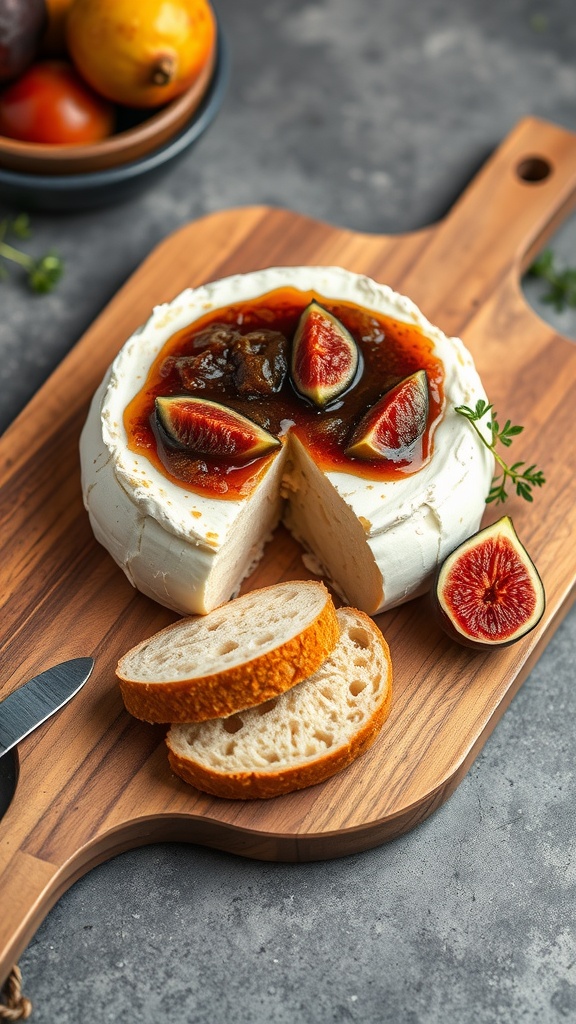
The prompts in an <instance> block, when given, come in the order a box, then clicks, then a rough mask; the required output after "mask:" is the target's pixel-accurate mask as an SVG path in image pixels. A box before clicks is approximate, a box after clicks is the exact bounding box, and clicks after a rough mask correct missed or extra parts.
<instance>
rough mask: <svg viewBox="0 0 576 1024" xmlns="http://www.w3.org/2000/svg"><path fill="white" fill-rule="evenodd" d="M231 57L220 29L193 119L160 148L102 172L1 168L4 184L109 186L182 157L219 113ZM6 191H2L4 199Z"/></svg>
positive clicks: (0, 181)
mask: <svg viewBox="0 0 576 1024" xmlns="http://www.w3.org/2000/svg"><path fill="white" fill-rule="evenodd" d="M228 76H229V59H228V49H227V46H226V42H225V40H224V37H223V35H222V32H221V31H220V28H218V34H217V46H216V57H215V62H214V73H213V75H212V78H211V81H210V83H209V85H208V88H207V89H206V92H205V94H204V96H203V98H202V100H201V102H200V104H199V105H198V106H197V107H196V109H195V110H194V112H193V114H192V116H191V118H190V120H189V121H187V122H186V124H185V125H184V127H183V128H182V129H181V130H180V131H179V132H178V133H177V134H176V135H175V136H173V137H172V138H171V139H170V140H169V141H168V142H166V143H164V144H163V145H161V146H160V147H159V148H158V149H155V150H153V151H151V152H150V153H147V154H146V155H144V156H142V157H139V158H138V159H136V160H131V161H128V162H127V163H123V164H118V165H116V166H114V167H106V168H102V169H101V170H98V171H84V172H78V173H72V174H35V173H34V172H28V171H12V170H8V169H5V168H1V167H0V186H2V185H7V186H11V187H16V188H26V189H28V190H30V191H34V190H35V189H37V190H43V191H45V192H48V191H51V192H65V191H66V190H70V191H73V190H76V189H95V188H106V187H107V186H109V185H113V184H116V183H117V182H119V181H122V180H125V179H132V178H139V177H141V176H142V175H144V174H147V173H148V172H150V171H153V170H155V169H156V168H158V167H161V166H162V164H164V163H167V162H168V161H170V160H171V159H173V158H174V157H176V156H178V155H179V154H180V153H182V152H183V151H184V150H185V149H187V148H188V146H190V145H191V144H192V143H193V142H195V141H196V139H198V138H199V137H200V136H201V135H202V133H203V132H204V131H205V130H206V128H207V127H208V125H209V124H210V122H211V121H212V120H213V119H214V117H215V116H216V114H217V113H218V111H219V109H220V107H221V105H222V101H223V99H224V93H225V91H226V86H227V84H228ZM1 196H2V193H1V191H0V199H1Z"/></svg>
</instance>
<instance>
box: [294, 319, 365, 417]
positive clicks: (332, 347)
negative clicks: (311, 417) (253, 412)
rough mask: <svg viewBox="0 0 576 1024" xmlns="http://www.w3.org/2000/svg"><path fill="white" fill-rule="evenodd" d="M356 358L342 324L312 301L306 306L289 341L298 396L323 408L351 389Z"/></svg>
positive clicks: (354, 347) (356, 347)
mask: <svg viewBox="0 0 576 1024" xmlns="http://www.w3.org/2000/svg"><path fill="white" fill-rule="evenodd" d="M358 359H359V356H358V346H357V345H356V342H355V341H354V338H353V337H352V335H351V334H350V332H349V331H348V330H347V329H346V327H345V326H344V324H343V323H341V321H340V320H338V318H337V317H335V316H333V314H332V313H329V312H328V310H327V309H324V307H323V306H321V305H320V304H319V303H318V302H315V301H314V300H313V301H312V302H311V303H310V304H309V305H308V306H306V309H305V310H304V312H303V313H302V316H301V317H300V320H299V321H298V326H297V328H296V333H295V334H294V340H293V342H292V360H291V373H292V380H293V382H294V384H295V386H296V388H297V390H298V391H299V392H300V394H301V395H304V397H305V398H309V399H310V401H311V402H314V405H317V406H318V407H319V408H321V409H323V408H324V406H325V405H328V403H329V402H332V401H334V399H335V398H338V395H341V394H342V392H343V391H345V390H346V388H347V387H349V386H350V384H351V383H352V381H353V380H354V377H355V376H356V371H357V369H358Z"/></svg>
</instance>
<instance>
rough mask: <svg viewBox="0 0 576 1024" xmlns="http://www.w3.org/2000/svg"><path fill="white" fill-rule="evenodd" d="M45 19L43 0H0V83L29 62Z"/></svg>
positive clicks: (39, 38) (40, 35)
mask: <svg viewBox="0 0 576 1024" xmlns="http://www.w3.org/2000/svg"><path fill="white" fill-rule="evenodd" d="M46 20H47V12H46V4H45V2H44V0H0V83H2V82H8V81H10V80H11V79H13V78H16V76H17V75H19V74H21V73H22V71H25V69H26V68H27V67H28V66H29V64H31V63H32V61H33V60H34V57H35V56H36V53H37V50H38V46H39V45H40V40H41V38H42V34H43V32H44V28H45V26H46Z"/></svg>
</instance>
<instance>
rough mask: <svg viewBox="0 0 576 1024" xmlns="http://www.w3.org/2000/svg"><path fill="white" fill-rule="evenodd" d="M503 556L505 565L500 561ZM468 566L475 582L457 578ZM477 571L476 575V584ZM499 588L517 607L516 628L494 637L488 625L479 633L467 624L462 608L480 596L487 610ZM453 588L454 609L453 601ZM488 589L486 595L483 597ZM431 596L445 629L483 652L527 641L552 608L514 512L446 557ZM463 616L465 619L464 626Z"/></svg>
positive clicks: (510, 604)
mask: <svg viewBox="0 0 576 1024" xmlns="http://www.w3.org/2000/svg"><path fill="white" fill-rule="evenodd" d="M483 548H484V551H483V552H482V549H483ZM499 554H500V556H501V557H500V565H495V560H496V561H498V555H499ZM482 555H484V558H483V559H482ZM490 556H492V558H491V557H490ZM466 561H468V566H466ZM466 570H467V571H468V572H469V574H470V583H469V584H467V583H462V582H461V581H459V580H458V579H457V576H458V575H459V574H460V575H462V576H464V575H465V573H466ZM472 570H474V571H475V573H476V582H474V572H473V571H472ZM488 570H492V575H491V578H489V576H488ZM511 573H513V575H511ZM498 586H499V588H500V594H501V598H500V602H499V603H500V607H501V608H503V609H505V607H506V604H507V605H508V607H509V608H510V609H511V610H512V609H513V608H514V606H516V616H515V617H516V622H517V625H516V628H514V629H511V628H510V627H509V628H508V629H506V628H502V629H501V632H500V635H496V634H495V635H494V637H493V638H491V637H489V636H488V635H487V632H488V631H487V630H486V629H485V630H482V629H481V630H480V633H479V632H478V631H477V632H476V633H474V626H473V624H472V623H470V624H469V625H468V626H465V625H464V623H463V622H462V619H463V617H464V612H463V611H461V609H462V608H463V607H464V604H465V603H466V602H467V605H466V607H467V608H469V607H470V605H473V602H474V600H476V601H477V602H478V605H477V606H478V607H479V608H480V609H482V605H483V604H490V603H491V602H490V599H489V596H488V595H489V594H490V592H492V593H494V588H495V587H496V588H498ZM450 590H451V591H452V594H451V596H452V607H450V603H449V596H450ZM482 590H484V597H482V596H481V592H482ZM522 590H524V592H525V594H524V599H525V605H524V608H523V609H520V610H518V604H519V600H520V597H521V595H520V591H522ZM475 591H476V593H475ZM454 598H455V599H456V600H454ZM431 599H432V607H433V610H434V614H435V616H436V619H437V621H438V623H439V625H440V627H441V628H442V629H443V630H444V632H445V633H446V634H447V635H448V636H449V637H450V638H451V639H452V640H455V641H456V642H457V643H459V644H461V645H462V646H464V647H469V648H472V649H474V650H481V651H490V650H494V649H495V648H500V647H509V646H510V645H511V644H514V643H516V642H517V641H518V640H521V639H522V638H523V637H525V636H527V635H528V633H530V632H531V631H532V630H533V629H534V628H535V626H537V625H538V623H539V622H540V620H541V618H542V616H543V614H544V611H545V608H546V595H545V591H544V586H543V584H542V580H541V579H540V576H539V574H538V571H537V569H536V567H535V565H534V563H533V562H532V559H531V558H530V556H529V554H528V552H527V551H526V548H525V547H524V545H523V544H522V543H521V541H520V540H519V538H518V535H517V533H516V530H515V529H514V524H513V522H512V520H511V518H510V517H509V516H503V517H502V518H501V519H499V520H498V521H497V522H495V523H493V524H492V525H491V526H487V527H485V528H484V529H483V530H479V531H478V533H475V534H474V535H473V536H472V537H469V538H468V540H465V541H464V542H463V543H462V544H460V545H459V546H458V547H457V548H456V549H455V550H454V551H453V552H452V553H451V554H450V555H448V556H447V558H445V560H444V561H443V563H442V564H441V565H440V567H439V569H438V571H437V573H436V577H435V580H434V585H433V587H432V590H431ZM492 603H493V602H492ZM458 606H460V607H458ZM458 611H460V616H458ZM458 617H460V620H461V622H460V625H459V624H458V621H457V620H458ZM484 618H486V617H484Z"/></svg>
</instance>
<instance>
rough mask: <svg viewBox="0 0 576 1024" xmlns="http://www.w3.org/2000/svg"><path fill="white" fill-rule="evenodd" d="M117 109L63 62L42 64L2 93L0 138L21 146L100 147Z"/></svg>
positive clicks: (34, 67)
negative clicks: (91, 145)
mask: <svg viewBox="0 0 576 1024" xmlns="http://www.w3.org/2000/svg"><path fill="white" fill-rule="evenodd" d="M114 122H115V114H114V107H113V106H112V104H111V103H109V102H108V100H105V99H103V97H101V96H98V95H97V93H95V92H93V91H92V89H90V88H89V87H88V86H87V85H86V84H85V83H84V82H83V81H82V79H81V78H80V77H79V75H77V73H76V72H75V70H74V68H73V67H72V66H71V65H70V64H66V63H65V62H64V61H56V60H46V61H39V62H38V63H36V64H33V65H32V67H29V68H28V69H27V70H26V71H25V72H24V73H23V74H22V75H21V76H20V77H19V78H17V79H16V81H14V82H12V83H11V84H10V85H9V86H7V88H6V89H4V90H3V92H2V93H1V94H0V135H5V136H7V137H8V138H10V139H18V140H19V141H21V142H36V143H50V144H53V145H78V144H81V143H86V142H99V141H100V140H101V139H105V138H106V137H107V136H108V135H110V134H111V133H112V131H113V128H114Z"/></svg>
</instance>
